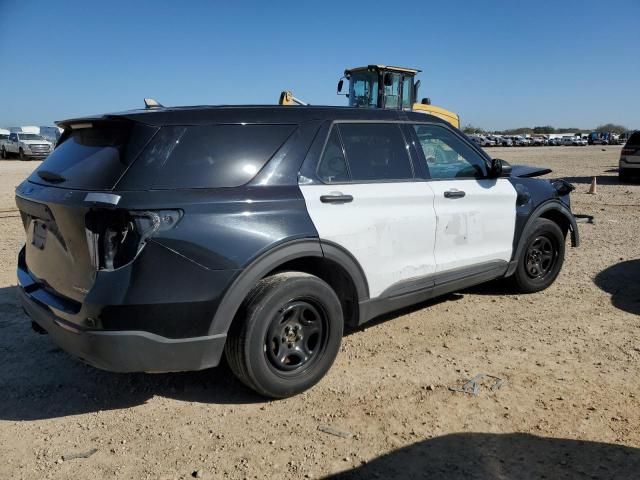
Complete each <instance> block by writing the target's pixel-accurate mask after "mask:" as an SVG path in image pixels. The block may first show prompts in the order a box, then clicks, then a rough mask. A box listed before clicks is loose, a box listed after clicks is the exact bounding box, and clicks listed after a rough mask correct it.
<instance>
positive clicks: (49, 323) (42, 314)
mask: <svg viewBox="0 0 640 480" xmlns="http://www.w3.org/2000/svg"><path fill="white" fill-rule="evenodd" d="M18 292H19V293H18V295H19V297H20V301H21V303H22V306H23V307H24V310H25V311H26V313H27V314H28V315H29V317H31V319H32V320H33V321H34V322H36V323H37V324H38V325H39V326H40V327H41V328H42V329H44V330H46V332H47V333H48V334H49V335H51V338H52V340H53V341H54V343H56V344H57V345H58V346H59V347H60V348H62V349H63V350H65V351H66V352H68V353H70V354H71V355H73V356H75V357H78V358H79V359H81V360H82V361H84V362H86V363H88V364H90V365H92V366H94V367H97V368H100V369H103V370H109V371H112V372H175V371H187V370H202V369H204V368H209V367H214V366H216V365H217V364H218V363H219V361H220V357H221V356H222V352H223V350H224V344H225V340H226V335H224V334H220V335H209V336H204V337H192V338H179V339H172V338H166V337H162V336H160V335H155V334H153V333H149V332H143V331H104V330H89V329H82V328H80V327H79V326H77V325H75V324H73V323H71V322H68V321H66V320H63V319H62V318H59V317H57V316H56V315H55V314H54V313H53V312H52V311H51V309H49V308H48V307H47V306H46V305H44V304H42V303H40V302H39V301H38V300H36V299H35V298H34V297H32V296H31V295H30V294H29V293H27V291H26V290H25V289H24V288H23V287H22V286H19V287H18Z"/></svg>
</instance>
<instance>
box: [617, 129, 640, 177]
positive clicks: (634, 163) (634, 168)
mask: <svg viewBox="0 0 640 480" xmlns="http://www.w3.org/2000/svg"><path fill="white" fill-rule="evenodd" d="M618 166H619V169H618V176H619V178H620V180H628V179H629V178H630V177H631V176H633V175H634V174H635V175H639V174H640V131H637V132H633V133H632V134H631V135H630V136H629V137H628V140H627V143H625V144H624V146H623V147H622V150H620V161H619V163H618Z"/></svg>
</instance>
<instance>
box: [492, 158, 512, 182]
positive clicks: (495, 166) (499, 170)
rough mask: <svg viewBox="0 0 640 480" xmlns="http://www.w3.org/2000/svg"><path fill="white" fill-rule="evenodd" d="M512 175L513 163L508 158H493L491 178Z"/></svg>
mask: <svg viewBox="0 0 640 480" xmlns="http://www.w3.org/2000/svg"><path fill="white" fill-rule="evenodd" d="M510 176H511V164H510V163H509V162H507V161H506V160H500V159H499V158H494V159H493V160H491V172H490V177H491V178H499V177H510Z"/></svg>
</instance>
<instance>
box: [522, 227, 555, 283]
mask: <svg viewBox="0 0 640 480" xmlns="http://www.w3.org/2000/svg"><path fill="white" fill-rule="evenodd" d="M525 256H526V258H525V271H526V272H527V275H529V277H530V278H533V279H542V278H544V277H545V276H546V275H549V273H551V272H552V271H553V267H554V266H555V263H556V261H557V260H558V246H557V245H556V244H555V238H553V237H549V236H548V235H545V234H542V235H538V236H537V237H535V238H534V239H533V241H532V242H531V243H530V244H529V246H528V248H527V252H526V253H525Z"/></svg>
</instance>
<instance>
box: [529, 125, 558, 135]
mask: <svg viewBox="0 0 640 480" xmlns="http://www.w3.org/2000/svg"><path fill="white" fill-rule="evenodd" d="M533 133H537V134H544V133H556V129H555V128H553V127H552V126H551V125H545V126H544V127H533Z"/></svg>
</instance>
